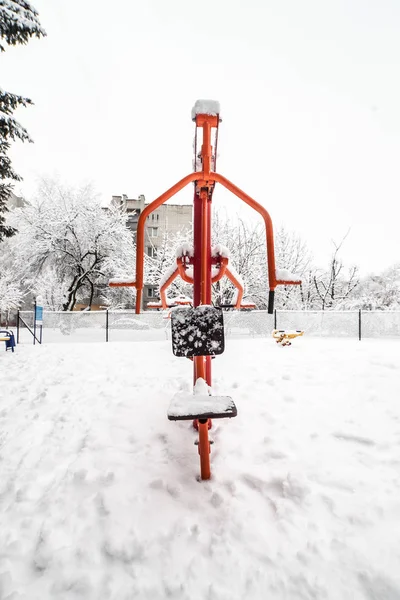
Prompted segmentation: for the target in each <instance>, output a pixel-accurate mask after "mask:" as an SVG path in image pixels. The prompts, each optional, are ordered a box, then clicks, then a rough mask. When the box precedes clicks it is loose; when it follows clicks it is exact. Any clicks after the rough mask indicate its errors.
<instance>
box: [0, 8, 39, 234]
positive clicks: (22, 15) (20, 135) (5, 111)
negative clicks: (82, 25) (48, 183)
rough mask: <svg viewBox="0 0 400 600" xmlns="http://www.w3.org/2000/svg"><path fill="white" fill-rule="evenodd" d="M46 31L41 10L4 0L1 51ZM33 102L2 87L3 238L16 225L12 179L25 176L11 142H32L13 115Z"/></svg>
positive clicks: (0, 230)
mask: <svg viewBox="0 0 400 600" xmlns="http://www.w3.org/2000/svg"><path fill="white" fill-rule="evenodd" d="M44 35H46V33H45V31H44V29H42V27H41V25H40V23H39V20H38V13H37V11H36V10H35V9H34V8H33V6H32V5H31V4H29V2H26V1H25V0H0V52H4V51H5V46H4V45H3V43H4V42H5V43H6V44H8V45H11V46H14V45H16V44H26V43H27V42H28V41H29V39H30V38H31V37H33V36H36V37H38V38H40V37H42V36H44ZM28 104H32V101H31V100H30V99H29V98H25V97H23V96H19V95H17V94H12V93H10V92H6V91H5V90H3V89H1V88H0V242H1V240H2V239H3V238H6V237H11V236H12V235H13V234H14V233H15V229H14V228H13V227H11V226H9V225H6V224H5V213H6V212H7V204H6V203H7V200H8V197H9V195H10V192H11V190H12V189H13V186H12V185H11V181H19V180H20V179H21V177H20V176H19V175H18V174H17V173H16V172H15V171H14V169H13V168H12V165H11V160H10V158H9V157H8V152H9V150H10V142H11V141H13V140H16V139H19V140H21V141H22V142H31V141H32V140H31V138H30V137H29V134H28V132H27V131H26V129H25V128H24V127H22V125H20V124H19V123H18V121H17V120H16V119H15V118H14V117H13V113H14V111H15V110H16V109H17V108H18V107H19V106H27V105H28Z"/></svg>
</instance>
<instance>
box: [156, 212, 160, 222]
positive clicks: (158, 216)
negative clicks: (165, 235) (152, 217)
mask: <svg viewBox="0 0 400 600" xmlns="http://www.w3.org/2000/svg"><path fill="white" fill-rule="evenodd" d="M159 217H160V215H159V214H158V213H157V221H158V219H159Z"/></svg>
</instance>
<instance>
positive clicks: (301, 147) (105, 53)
mask: <svg viewBox="0 0 400 600" xmlns="http://www.w3.org/2000/svg"><path fill="white" fill-rule="evenodd" d="M32 3H33V5H34V6H35V7H36V8H37V10H38V11H39V13H40V20H41V23H42V25H43V26H44V28H45V29H46V30H47V33H48V37H47V38H45V39H42V40H32V41H31V42H29V44H28V45H27V46H20V47H15V48H9V49H8V50H7V51H6V53H4V54H3V55H2V56H1V57H0V60H1V85H2V87H3V88H4V89H6V90H9V91H12V92H15V93H20V94H24V95H27V96H29V97H31V98H32V99H33V100H34V102H35V106H34V107H30V108H27V109H20V110H19V112H18V115H17V117H18V119H19V120H20V121H21V122H22V123H23V124H24V125H25V126H26V127H27V128H28V130H29V133H30V134H31V135H32V137H33V138H34V140H35V144H29V145H28V144H25V145H22V144H20V143H16V144H15V145H14V147H13V150H12V157H13V160H14V167H15V168H16V170H17V171H18V172H19V173H21V175H23V177H24V182H22V183H21V184H20V185H18V186H17V190H16V191H17V192H21V193H23V194H24V195H26V196H28V197H29V195H31V194H33V193H34V190H35V187H36V183H37V179H38V178H39V177H42V176H44V177H47V176H54V175H55V174H58V175H59V176H60V178H61V180H62V181H64V182H65V183H68V184H73V185H76V184H79V183H81V182H83V181H91V182H93V184H94V187H95V188H96V190H97V191H98V192H99V194H100V196H101V199H102V202H106V201H108V200H109V199H111V196H112V195H113V194H121V193H126V194H127V195H128V196H129V197H137V195H138V194H140V193H143V194H145V196H146V198H147V199H148V200H152V199H154V198H156V197H157V196H158V195H159V194H161V193H162V192H163V191H164V190H165V189H167V188H169V187H170V186H171V185H173V184H174V183H175V182H176V181H177V180H179V179H181V178H182V177H183V176H184V175H186V174H188V173H189V172H191V170H192V164H191V161H192V139H193V129H194V126H193V123H192V122H191V118H190V111H191V108H192V105H193V104H194V102H195V100H196V99H197V98H213V99H216V100H219V101H220V103H221V108H222V118H223V123H222V124H221V126H220V138H219V155H220V156H219V160H218V171H219V172H220V173H222V174H223V175H225V176H226V177H228V178H229V179H231V180H232V181H233V182H234V183H236V184H237V185H238V186H239V187H241V188H242V189H244V190H245V191H246V192H247V193H248V194H250V195H251V196H252V197H254V198H255V199H256V200H258V201H259V202H260V203H262V204H263V205H264V206H265V207H266V208H267V209H268V211H269V212H270V214H271V216H272V219H273V221H274V224H275V227H276V226H278V225H279V224H284V225H285V226H286V227H287V228H289V229H294V230H296V231H297V232H298V233H299V234H300V235H301V236H302V238H303V239H304V240H305V241H307V243H308V245H309V247H310V248H311V250H312V251H313V253H314V256H315V259H316V261H317V262H318V263H319V264H321V265H322V264H323V263H324V262H326V260H327V258H328V256H329V254H330V252H331V250H332V243H331V240H332V239H335V240H336V241H339V240H340V239H341V238H342V237H343V235H344V234H345V233H346V232H347V230H348V229H349V228H350V227H351V232H350V235H349V237H348V239H347V240H346V242H345V245H344V248H343V252H342V257H343V258H344V260H345V261H346V263H347V264H348V265H350V264H352V263H356V264H358V265H359V266H360V267H361V270H362V272H363V273H365V274H366V273H369V272H372V271H377V272H379V271H381V270H382V269H384V268H386V267H387V266H390V265H391V264H393V263H394V262H396V261H397V262H398V261H399V260H400V242H399V221H400V208H399V198H400V194H399V192H400V168H399V167H400V79H399V78H400V34H399V31H400V4H399V3H398V1H397V0H380V1H379V2H378V1H375V2H374V1H372V0H351V1H349V0H334V1H333V0H331V1H325V0H303V1H302V2H300V1H299V0H281V1H279V2H278V1H276V0H275V1H274V2H273V1H272V0H246V2H245V1H244V0H242V1H239V0H214V1H212V0H204V1H203V2H199V1H196V2H192V1H191V0H168V1H166V0H143V1H140V2H139V1H137V0H120V1H119V2H105V1H103V0H32ZM191 198H192V188H190V187H188V188H187V190H186V192H185V193H181V194H180V196H179V201H187V202H190V201H191ZM214 201H215V204H221V205H222V206H228V207H231V209H232V212H233V213H236V212H237V210H238V206H239V204H238V202H236V200H234V197H233V196H230V195H229V194H228V193H225V192H223V191H222V190H221V189H220V188H218V189H217V191H216V193H215V194H214ZM229 210H230V208H229ZM280 266H282V267H284V266H285V265H280Z"/></svg>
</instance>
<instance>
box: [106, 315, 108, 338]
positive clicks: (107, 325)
mask: <svg viewBox="0 0 400 600" xmlns="http://www.w3.org/2000/svg"><path fill="white" fill-rule="evenodd" d="M106 342H108V308H107V310H106Z"/></svg>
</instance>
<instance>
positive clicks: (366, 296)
mask: <svg viewBox="0 0 400 600" xmlns="http://www.w3.org/2000/svg"><path fill="white" fill-rule="evenodd" d="M343 308H344V309H346V310H350V309H357V308H361V309H362V310H400V263H398V264H395V265H393V266H392V267H389V268H388V269H385V271H383V273H380V274H379V275H375V274H374V275H369V276H367V277H364V279H363V280H362V281H360V284H359V286H358V288H357V290H356V292H355V294H353V295H352V296H351V297H350V298H348V299H347V300H346V301H345V302H344V303H343Z"/></svg>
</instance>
